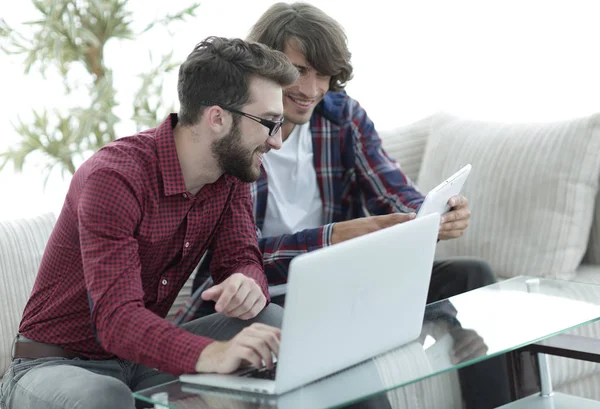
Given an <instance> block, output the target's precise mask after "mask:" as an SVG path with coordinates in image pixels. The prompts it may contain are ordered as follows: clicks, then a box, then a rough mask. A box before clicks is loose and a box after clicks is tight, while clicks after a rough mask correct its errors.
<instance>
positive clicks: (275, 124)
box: [200, 101, 283, 136]
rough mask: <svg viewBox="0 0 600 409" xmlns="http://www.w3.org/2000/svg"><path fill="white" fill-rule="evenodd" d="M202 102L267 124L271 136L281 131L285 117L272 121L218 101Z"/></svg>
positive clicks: (201, 102)
mask: <svg viewBox="0 0 600 409" xmlns="http://www.w3.org/2000/svg"><path fill="white" fill-rule="evenodd" d="M200 104H201V105H204V106H212V105H216V106H218V107H221V108H223V109H224V110H226V111H229V112H233V113H234V114H239V115H242V116H245V117H246V118H250V119H252V120H253V121H256V122H258V123H259V124H261V125H262V126H266V127H267V128H269V136H273V135H275V134H277V131H279V129H280V128H281V125H283V118H281V119H280V120H279V121H271V120H269V119H264V118H261V117H259V116H256V115H252V114H247V113H245V112H242V111H238V110H237V109H233V108H231V107H228V106H227V105H223V104H219V103H217V102H211V101H200Z"/></svg>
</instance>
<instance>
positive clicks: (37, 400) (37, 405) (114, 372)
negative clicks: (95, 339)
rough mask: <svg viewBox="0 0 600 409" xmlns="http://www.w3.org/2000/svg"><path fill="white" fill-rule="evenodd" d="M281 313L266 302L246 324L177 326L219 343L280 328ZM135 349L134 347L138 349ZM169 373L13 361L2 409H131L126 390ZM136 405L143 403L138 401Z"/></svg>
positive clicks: (213, 320)
mask: <svg viewBox="0 0 600 409" xmlns="http://www.w3.org/2000/svg"><path fill="white" fill-rule="evenodd" d="M282 318H283V309H282V308H281V307H279V306H278V305H275V304H270V305H268V306H267V308H265V309H264V310H263V311H262V312H261V313H260V314H259V315H258V316H257V317H256V318H254V319H252V320H248V321H242V320H239V319H231V318H227V317H225V316H223V315H221V314H213V315H209V316H207V317H204V318H200V319H197V320H194V321H190V322H188V323H186V324H184V325H182V327H183V328H185V329H187V330H188V331H190V332H192V333H194V334H197V335H202V336H206V337H210V338H213V339H216V340H219V341H224V340H229V339H231V338H233V337H234V336H235V335H236V334H237V333H238V332H240V331H241V330H242V329H243V328H245V327H247V326H248V325H250V324H252V323H254V322H260V323H263V324H267V325H272V326H275V327H281V321H282ZM143 347H144V346H143V345H140V348H143ZM174 379H175V377H174V376H173V375H170V374H166V373H161V372H159V371H157V370H155V369H151V368H148V367H146V366H143V365H139V364H135V363H133V362H131V361H126V360H122V359H112V360H103V361H97V360H83V359H66V358H39V359H15V360H13V362H12V364H11V366H10V368H9V369H8V371H7V372H6V374H5V375H4V378H3V383H2V386H1V388H0V408H2V409H24V408H27V409H65V408H69V409H80V408H81V409H84V408H85V409H107V408H111V409H133V408H135V407H136V403H135V402H134V398H133V397H132V395H131V392H132V391H139V390H142V389H146V388H150V387H152V386H156V385H159V384H162V383H165V382H169V381H172V380H174ZM137 404H138V407H145V406H146V405H148V404H145V403H142V402H138V403H137Z"/></svg>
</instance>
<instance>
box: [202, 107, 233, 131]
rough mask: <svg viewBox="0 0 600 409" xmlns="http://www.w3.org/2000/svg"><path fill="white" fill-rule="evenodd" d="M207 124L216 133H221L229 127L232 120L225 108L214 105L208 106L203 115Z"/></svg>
mask: <svg viewBox="0 0 600 409" xmlns="http://www.w3.org/2000/svg"><path fill="white" fill-rule="evenodd" d="M202 116H203V117H204V120H205V121H206V125H207V126H208V127H209V128H210V129H211V130H212V131H213V132H214V133H216V134H218V135H221V134H223V133H224V132H225V130H226V129H227V127H228V123H229V122H230V120H229V119H228V118H227V114H226V112H225V110H224V109H223V108H221V107H219V106H216V105H213V106H210V107H207V108H206V109H205V110H204V113H203V115H202Z"/></svg>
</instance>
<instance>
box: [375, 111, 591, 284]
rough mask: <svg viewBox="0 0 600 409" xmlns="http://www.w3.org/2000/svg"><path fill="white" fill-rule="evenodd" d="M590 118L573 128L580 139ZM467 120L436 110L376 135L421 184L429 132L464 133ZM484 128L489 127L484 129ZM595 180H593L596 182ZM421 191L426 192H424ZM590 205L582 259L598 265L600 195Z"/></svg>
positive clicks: (405, 170) (467, 127)
mask: <svg viewBox="0 0 600 409" xmlns="http://www.w3.org/2000/svg"><path fill="white" fill-rule="evenodd" d="M596 118H597V116H596ZM594 120H595V119H594V117H591V119H590V121H589V122H588V125H587V126H586V127H580V128H576V132H577V133H578V135H579V136H580V139H583V140H585V141H588V140H589V138H591V137H592V136H593V135H594V134H593V132H596V131H594V130H593V129H592V128H591V127H593V124H594ZM577 121H581V120H578V119H575V120H573V123H576V122H577ZM470 122H472V121H467V120H460V119H458V118H456V117H453V116H451V115H448V114H445V113H438V114H435V115H432V116H430V117H427V118H425V119H423V120H420V121H418V122H415V123H413V124H410V125H407V126H403V127H399V128H396V129H393V130H389V131H384V132H380V135H381V138H382V140H383V147H384V149H385V150H386V151H387V152H388V154H390V156H391V157H393V158H394V159H396V160H397V161H398V162H399V164H400V167H401V168H402V170H403V171H404V172H405V173H406V174H407V176H409V177H410V178H411V179H412V180H413V182H415V183H416V182H417V181H419V182H421V183H422V182H423V180H422V179H423V178H422V177H421V178H419V175H421V176H422V169H421V166H422V164H423V160H424V158H425V156H426V152H427V151H428V150H430V151H431V150H433V147H430V146H429V145H428V143H429V141H430V135H436V139H439V136H440V135H439V133H440V132H444V133H446V134H449V135H452V134H453V133H455V132H466V131H469V127H470V126H472V125H471V124H470ZM452 123H454V125H452ZM457 123H464V124H465V125H464V126H462V125H461V126H462V128H461V127H459V126H458V125H456V124H457ZM450 126H452V129H451V130H450ZM494 126H495V125H494V124H492V123H490V124H489V126H488V125H486V123H481V125H480V126H479V130H480V131H482V132H484V133H485V132H490V131H493V128H494ZM488 127H489V128H490V129H488ZM544 127H546V125H545V124H540V126H539V129H540V130H542V129H544ZM444 128H448V129H444ZM534 128H535V127H534ZM534 130H535V129H534ZM540 132H541V131H540ZM583 132H589V135H590V136H589V137H588V136H587V135H588V134H585V133H583ZM525 136H526V137H527V136H531V137H532V138H533V137H534V136H536V135H535V134H534V133H532V134H531V135H525ZM537 136H538V139H539V135H537ZM567 136H569V135H567ZM450 139H452V138H450ZM460 139H461V138H458V137H456V135H455V137H454V141H453V143H456V140H460ZM465 139H467V138H465ZM490 139H491V138H490ZM438 142H439V141H438ZM505 142H508V135H507V140H506V141H505ZM548 146H551V145H548ZM540 148H542V147H540ZM465 149H467V148H465ZM469 149H470V148H469ZM437 151H438V153H439V152H442V151H443V149H437ZM430 153H431V152H430ZM436 161H439V162H440V163H443V162H445V161H447V158H443V157H440V158H439V159H437V158H436ZM430 163H431V157H430ZM492 165H494V163H490V166H492ZM549 171H551V170H550V169H549ZM427 173H431V170H429V172H427ZM434 173H435V172H434ZM446 173H447V172H446ZM434 179H435V180H436V181H437V180H438V179H439V181H441V180H442V179H443V175H437V176H436V177H435V178H434ZM595 183H597V181H596V182H595ZM417 186H418V187H419V188H420V189H421V190H427V189H428V188H429V187H430V186H420V185H417ZM473 188H474V187H473V186H470V189H471V190H472V189H473ZM591 189H593V186H592V185H591ZM423 193H426V191H425V192H423ZM564 194H565V196H567V195H568V194H569V193H567V192H565V193H564ZM571 196H572V195H571ZM575 200H580V198H579V197H578V198H576V199H575ZM592 207H594V215H593V216H594V218H593V222H592V223H591V228H590V234H589V240H588V241H587V251H586V254H585V257H584V258H583V263H586V264H600V197H596V198H595V202H594V201H592V205H591V206H590V209H588V210H591V208H592ZM517 208H518V206H517V205H515V211H516V209H517ZM473 210H474V211H476V209H473ZM584 234H585V232H584ZM445 244H446V243H445ZM584 249H585V247H584ZM472 255H473V256H480V257H481V256H482V255H478V254H472ZM515 273H518V272H515Z"/></svg>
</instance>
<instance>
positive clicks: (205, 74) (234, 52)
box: [177, 37, 298, 126]
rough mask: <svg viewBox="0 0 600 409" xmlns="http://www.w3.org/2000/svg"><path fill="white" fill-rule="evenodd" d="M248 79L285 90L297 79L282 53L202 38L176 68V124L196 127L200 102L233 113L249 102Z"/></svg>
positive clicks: (239, 42)
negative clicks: (213, 103)
mask: <svg viewBox="0 0 600 409" xmlns="http://www.w3.org/2000/svg"><path fill="white" fill-rule="evenodd" d="M251 76H256V77H262V78H266V79H268V80H271V81H273V82H275V83H277V84H279V85H280V86H281V87H287V86H289V85H292V84H293V83H295V82H296V80H297V79H298V70H297V69H296V68H295V67H294V66H293V65H292V64H291V63H290V61H289V60H288V59H287V57H286V56H285V55H284V54H283V53H282V52H279V51H276V50H273V49H270V48H268V47H267V46H265V45H264V44H259V43H251V42H247V41H244V40H241V39H239V38H234V39H228V38H223V37H208V38H206V39H205V40H204V41H202V42H201V43H199V44H198V45H196V47H195V48H194V51H192V53H191V54H190V55H189V56H188V57H187V59H186V60H185V62H184V63H183V64H181V67H179V80H178V83H177V91H178V94H179V104H180V110H179V115H178V121H179V123H180V124H181V125H187V126H191V125H195V124H196V123H198V121H199V120H200V117H201V116H202V113H203V112H204V109H205V108H206V107H205V106H204V105H201V104H200V102H202V101H215V102H217V103H221V104H223V105H227V106H230V107H232V108H235V109H240V108H241V107H242V106H244V105H245V104H247V103H249V102H251V95H250V91H249V83H250V77H251Z"/></svg>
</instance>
